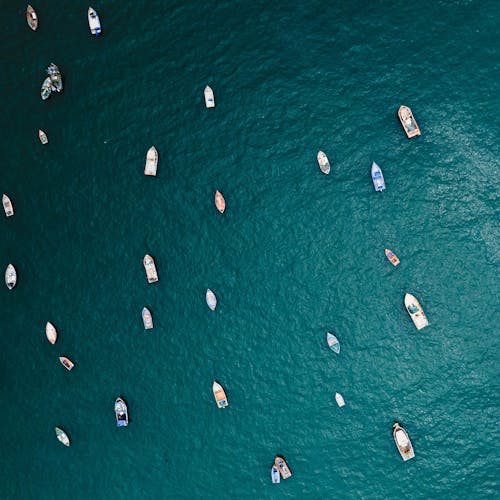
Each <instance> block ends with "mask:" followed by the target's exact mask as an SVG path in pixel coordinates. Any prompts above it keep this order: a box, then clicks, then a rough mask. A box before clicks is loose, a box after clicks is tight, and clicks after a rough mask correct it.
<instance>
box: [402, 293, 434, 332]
mask: <svg viewBox="0 0 500 500" xmlns="http://www.w3.org/2000/svg"><path fill="white" fill-rule="evenodd" d="M405 307H406V310H407V311H408V314H409V315H410V318H411V319H412V321H413V323H414V324H415V326H416V327H417V330H422V328H425V327H426V326H428V325H429V321H428V320H427V316H426V315H425V313H424V310H423V309H422V306H421V305H420V302H419V301H418V300H417V299H416V298H415V297H414V296H413V295H412V294H411V293H407V294H406V295H405Z"/></svg>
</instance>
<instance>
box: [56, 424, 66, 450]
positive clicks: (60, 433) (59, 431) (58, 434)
mask: <svg viewBox="0 0 500 500" xmlns="http://www.w3.org/2000/svg"><path fill="white" fill-rule="evenodd" d="M55 431H56V437H57V439H58V440H59V442H61V443H62V444H63V445H64V446H69V445H70V441H69V437H68V435H67V434H66V433H65V432H64V431H63V430H62V429H61V428H60V427H56V428H55Z"/></svg>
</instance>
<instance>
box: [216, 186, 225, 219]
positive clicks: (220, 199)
mask: <svg viewBox="0 0 500 500" xmlns="http://www.w3.org/2000/svg"><path fill="white" fill-rule="evenodd" d="M215 206H216V207H217V210H218V211H219V212H220V213H221V214H223V213H224V210H226V200H225V199H224V196H222V193H221V192H220V191H215Z"/></svg>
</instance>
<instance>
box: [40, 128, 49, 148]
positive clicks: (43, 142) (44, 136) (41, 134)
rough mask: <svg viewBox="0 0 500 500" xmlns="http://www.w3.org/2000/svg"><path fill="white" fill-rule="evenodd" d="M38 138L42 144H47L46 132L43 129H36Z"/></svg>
mask: <svg viewBox="0 0 500 500" xmlns="http://www.w3.org/2000/svg"><path fill="white" fill-rule="evenodd" d="M38 138H39V139H40V142H41V143H42V144H47V143H48V142H49V139H48V137H47V134H46V133H45V132H44V131H43V130H40V129H39V130H38Z"/></svg>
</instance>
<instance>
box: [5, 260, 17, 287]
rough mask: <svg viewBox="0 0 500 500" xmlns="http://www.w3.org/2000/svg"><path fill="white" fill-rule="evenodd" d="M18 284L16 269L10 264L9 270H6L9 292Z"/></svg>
mask: <svg viewBox="0 0 500 500" xmlns="http://www.w3.org/2000/svg"><path fill="white" fill-rule="evenodd" d="M16 283H17V272H16V268H15V267H14V266H13V265H12V264H9V265H8V266H7V269H6V270H5V284H6V285H7V288H8V289H9V290H12V289H13V288H14V287H15V286H16Z"/></svg>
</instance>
